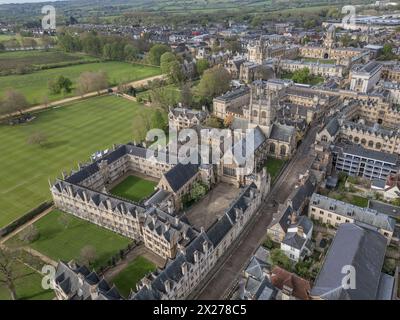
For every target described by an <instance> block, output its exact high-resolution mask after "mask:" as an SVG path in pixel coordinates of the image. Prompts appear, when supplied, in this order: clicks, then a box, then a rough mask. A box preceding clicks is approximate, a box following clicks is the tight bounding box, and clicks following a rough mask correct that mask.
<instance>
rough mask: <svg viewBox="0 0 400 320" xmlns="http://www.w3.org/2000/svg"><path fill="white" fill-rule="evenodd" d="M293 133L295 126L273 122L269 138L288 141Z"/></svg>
mask: <svg viewBox="0 0 400 320" xmlns="http://www.w3.org/2000/svg"><path fill="white" fill-rule="evenodd" d="M294 133H295V128H294V127H290V126H287V125H284V124H278V123H274V124H273V125H272V130H271V134H270V136H269V138H270V139H273V140H277V141H284V142H290V140H291V138H292V137H293V135H294Z"/></svg>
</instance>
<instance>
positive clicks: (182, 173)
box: [164, 163, 198, 192]
mask: <svg viewBox="0 0 400 320" xmlns="http://www.w3.org/2000/svg"><path fill="white" fill-rule="evenodd" d="M197 172H198V165H197V164H191V163H189V164H182V163H178V164H177V165H176V166H174V167H173V168H172V169H170V170H169V171H167V172H166V173H164V177H165V179H166V180H167V182H168V184H169V185H170V186H171V189H172V190H173V191H174V192H177V191H179V190H180V189H181V188H182V187H183V186H184V185H185V184H186V183H187V182H188V181H189V180H190V179H192V178H193V177H194V176H195V175H196V174H197Z"/></svg>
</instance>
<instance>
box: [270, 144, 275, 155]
mask: <svg viewBox="0 0 400 320" xmlns="http://www.w3.org/2000/svg"><path fill="white" fill-rule="evenodd" d="M269 152H270V153H275V143H271V144H270V145H269Z"/></svg>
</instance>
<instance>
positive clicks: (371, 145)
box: [368, 140, 374, 148]
mask: <svg viewBox="0 0 400 320" xmlns="http://www.w3.org/2000/svg"><path fill="white" fill-rule="evenodd" d="M368 147H370V148H373V147H374V142H373V141H372V140H369V141H368Z"/></svg>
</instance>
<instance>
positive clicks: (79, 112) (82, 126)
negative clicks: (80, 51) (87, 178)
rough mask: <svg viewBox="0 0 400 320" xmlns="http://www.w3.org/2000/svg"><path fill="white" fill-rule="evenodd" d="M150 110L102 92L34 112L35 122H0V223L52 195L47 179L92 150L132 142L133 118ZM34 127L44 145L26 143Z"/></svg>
mask: <svg viewBox="0 0 400 320" xmlns="http://www.w3.org/2000/svg"><path fill="white" fill-rule="evenodd" d="M153 112H154V109H151V108H149V107H145V106H144V105H142V104H139V103H136V102H133V101H129V100H126V99H124V98H121V97H116V96H104V97H96V98H92V99H88V100H85V101H81V102H77V103H73V104H71V105H69V106H65V107H62V108H57V109H49V110H46V111H43V112H41V113H38V117H37V119H35V120H34V121H32V122H30V123H28V124H24V125H17V126H8V125H0V141H2V152H1V154H0V163H1V164H2V166H3V168H6V170H5V171H4V172H3V173H2V177H1V179H0V212H1V213H2V214H1V215H0V228H1V227H3V226H5V225H6V224H8V223H10V222H11V221H13V220H14V219H16V218H18V217H19V216H21V215H22V214H24V213H25V212H27V211H29V210H31V209H32V208H34V207H36V206H38V205H39V204H40V203H41V202H43V201H45V200H48V199H50V197H51V196H50V192H49V185H48V182H47V179H48V178H52V179H54V178H55V177H57V176H61V172H62V171H63V170H65V171H68V170H70V169H72V168H75V169H76V168H77V163H78V162H85V161H88V160H89V157H90V155H91V154H92V153H94V152H96V151H98V150H103V149H106V148H110V147H111V146H112V145H113V144H114V143H127V142H129V141H133V140H134V139H135V137H134V136H133V129H132V126H133V119H134V117H135V116H137V115H139V114H146V115H151V114H153ZM36 132H41V133H43V134H44V135H46V136H47V137H48V141H46V143H45V144H43V146H39V145H30V144H27V139H28V138H29V137H30V136H31V135H32V134H33V133H36Z"/></svg>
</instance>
